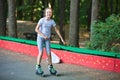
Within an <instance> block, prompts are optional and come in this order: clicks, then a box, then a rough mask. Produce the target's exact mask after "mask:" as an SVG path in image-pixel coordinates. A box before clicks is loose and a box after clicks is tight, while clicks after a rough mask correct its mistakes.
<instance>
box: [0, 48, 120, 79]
mask: <svg viewBox="0 0 120 80" xmlns="http://www.w3.org/2000/svg"><path fill="white" fill-rule="evenodd" d="M35 63H36V57H31V56H27V55H23V54H19V53H15V52H12V51H8V50H5V49H1V48H0V80H120V73H114V72H109V71H102V70H96V69H91V68H87V67H83V66H78V65H72V64H64V63H61V64H54V67H55V68H56V69H57V70H58V71H59V77H56V76H51V75H50V74H49V72H48V70H47V63H46V61H45V60H43V61H42V67H43V70H44V71H45V74H46V77H44V78H43V77H40V76H38V75H36V74H35Z"/></svg>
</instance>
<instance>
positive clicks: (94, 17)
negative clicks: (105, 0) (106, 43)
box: [90, 0, 99, 41]
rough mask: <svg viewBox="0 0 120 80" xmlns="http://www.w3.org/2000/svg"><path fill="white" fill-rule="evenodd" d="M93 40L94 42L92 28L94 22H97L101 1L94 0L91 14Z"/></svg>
mask: <svg viewBox="0 0 120 80" xmlns="http://www.w3.org/2000/svg"><path fill="white" fill-rule="evenodd" d="M91 13H92V14H91V38H90V40H91V41H93V36H92V35H93V34H94V33H93V32H94V28H93V27H92V24H93V22H94V21H97V19H98V15H99V0H92V12H91Z"/></svg>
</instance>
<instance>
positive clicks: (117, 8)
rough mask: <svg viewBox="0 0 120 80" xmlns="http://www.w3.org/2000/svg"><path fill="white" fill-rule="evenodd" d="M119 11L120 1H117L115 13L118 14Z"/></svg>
mask: <svg viewBox="0 0 120 80" xmlns="http://www.w3.org/2000/svg"><path fill="white" fill-rule="evenodd" d="M118 11H119V0H116V8H115V13H116V14H118Z"/></svg>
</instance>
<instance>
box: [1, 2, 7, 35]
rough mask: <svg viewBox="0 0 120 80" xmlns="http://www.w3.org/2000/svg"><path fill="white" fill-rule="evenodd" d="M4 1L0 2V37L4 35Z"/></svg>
mask: <svg viewBox="0 0 120 80" xmlns="http://www.w3.org/2000/svg"><path fill="white" fill-rule="evenodd" d="M5 1H6V0H0V35H2V36H5V35H6V11H5V10H6V9H5Z"/></svg>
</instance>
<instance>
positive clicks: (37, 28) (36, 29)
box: [35, 24, 48, 39]
mask: <svg viewBox="0 0 120 80" xmlns="http://www.w3.org/2000/svg"><path fill="white" fill-rule="evenodd" d="M39 28H40V26H39V24H37V26H36V28H35V32H37V33H38V34H39V35H41V36H42V37H43V38H44V39H48V37H47V36H45V35H44V34H43V33H42V32H41V31H39Z"/></svg>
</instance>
